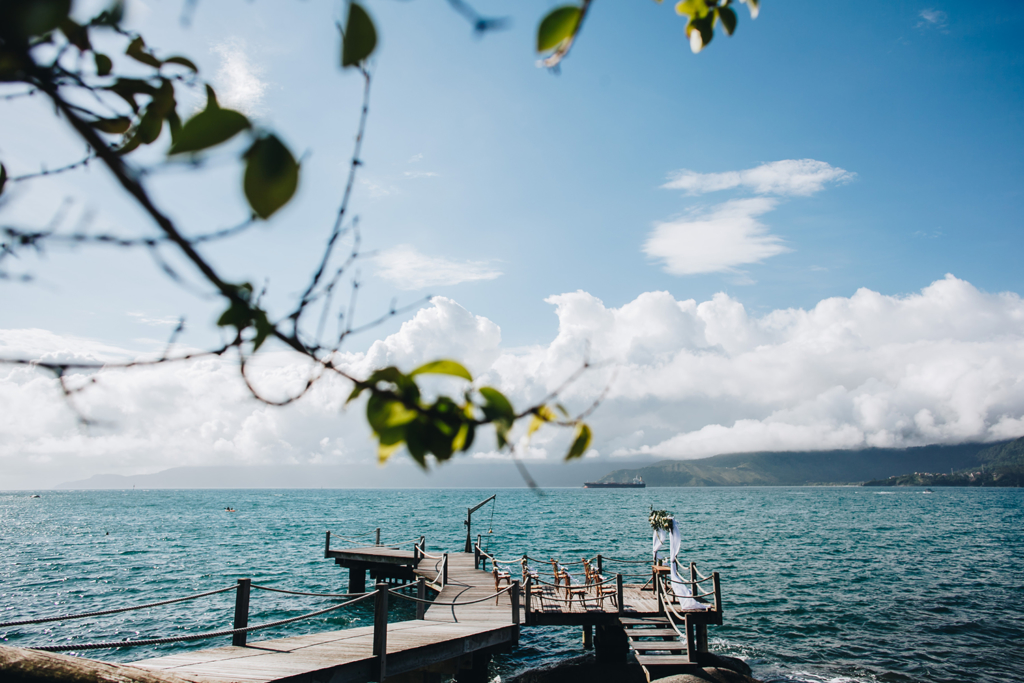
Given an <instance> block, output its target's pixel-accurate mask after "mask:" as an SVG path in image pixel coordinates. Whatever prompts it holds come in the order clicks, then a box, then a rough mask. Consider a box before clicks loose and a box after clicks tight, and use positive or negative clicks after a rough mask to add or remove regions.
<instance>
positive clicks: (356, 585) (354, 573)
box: [348, 567, 366, 593]
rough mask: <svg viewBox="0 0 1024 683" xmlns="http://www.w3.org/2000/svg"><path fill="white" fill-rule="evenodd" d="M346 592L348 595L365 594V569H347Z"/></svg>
mask: <svg viewBox="0 0 1024 683" xmlns="http://www.w3.org/2000/svg"><path fill="white" fill-rule="evenodd" d="M348 592H349V593H365V592H366V568H365V567H349V568H348Z"/></svg>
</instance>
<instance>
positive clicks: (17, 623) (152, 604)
mask: <svg viewBox="0 0 1024 683" xmlns="http://www.w3.org/2000/svg"><path fill="white" fill-rule="evenodd" d="M235 589H236V586H228V587H227V588H218V589H217V590H213V591H207V592H205V593H197V594H195V595H188V596H185V597H183V598H172V599H171V600H161V601H160V602H149V603H146V604H144V605H132V606H131V607H118V608H116V609H105V610H100V611H98V612H81V613H79V614H65V615H63V616H59V617H41V618H39V619H22V620H20V621H5V622H3V623H0V628H5V627H7V626H24V625H26V624H45V623H47V622H50V621H70V620H71V619H85V618H86V617H101V616H103V615H105V614H117V613H119V612H130V611H132V610H137V609H146V608H147V607H160V606H161V605H171V604H173V603H175V602H185V601H186V600H195V599H197V598H205V597H206V596H208V595H216V594H217V593H225V592H227V591H233V590H235ZM36 649H39V648H36Z"/></svg>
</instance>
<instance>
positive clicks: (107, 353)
mask: <svg viewBox="0 0 1024 683" xmlns="http://www.w3.org/2000/svg"><path fill="white" fill-rule="evenodd" d="M547 301H548V302H549V303H551V304H552V305H553V306H554V308H555V313H556V314H557V315H558V319H559V331H558V334H557V336H556V337H555V339H553V340H552V341H551V342H550V343H548V344H543V345H538V346H535V347H530V348H521V349H507V348H503V347H502V345H501V331H500V329H499V327H498V325H497V324H495V323H494V322H493V321H491V320H488V319H486V318H483V317H480V316H475V315H473V314H472V313H471V312H469V311H467V310H466V309H464V308H463V307H461V306H460V305H459V304H457V303H456V302H454V301H452V300H450V299H445V298H441V297H438V298H436V299H435V300H434V301H433V302H432V305H430V306H429V307H426V308H424V309H422V310H420V311H419V312H418V313H417V314H416V315H415V316H413V318H412V319H410V320H409V321H407V322H406V323H405V324H404V325H403V326H402V328H401V329H400V330H399V331H398V332H397V333H395V334H393V335H391V336H389V337H387V338H386V339H383V340H379V341H376V342H374V343H373V344H372V345H371V346H370V348H369V349H367V350H366V351H363V352H350V353H346V354H342V355H340V357H339V360H340V361H341V362H343V363H344V364H346V365H347V366H348V367H349V368H350V369H351V370H352V372H355V373H360V374H364V373H366V372H369V371H370V370H371V369H372V368H374V367H381V366H383V365H387V364H398V365H400V366H402V367H404V368H411V367H413V366H414V365H415V364H418V363H421V362H423V361H425V360H428V359H434V358H438V357H455V358H461V359H463V360H464V361H465V362H466V364H467V365H468V366H469V368H470V370H471V371H472V372H473V373H474V375H475V376H477V377H478V378H479V381H481V382H486V383H489V384H494V385H496V386H498V387H500V388H501V389H502V390H503V391H505V392H506V393H507V394H508V395H509V396H510V398H512V399H513V400H514V401H515V402H516V404H517V405H525V404H526V403H527V402H530V401H536V400H539V399H540V398H541V397H543V396H544V395H545V394H546V393H547V392H549V391H551V390H552V389H554V388H555V387H557V386H559V385H560V384H561V383H562V382H563V381H564V380H565V379H566V378H567V377H568V376H569V375H571V374H572V373H573V372H574V371H575V370H576V369H577V368H579V367H580V365H581V363H582V362H583V359H584V358H587V357H589V358H590V359H591V361H592V362H593V363H594V364H595V366H596V368H595V369H592V370H590V371H589V372H587V373H585V374H584V375H583V377H582V378H581V379H580V380H578V381H577V382H575V383H574V384H572V385H571V386H570V387H569V388H568V389H567V390H566V391H565V392H564V394H563V396H562V400H563V402H564V403H566V405H567V406H569V407H570V409H573V410H582V409H584V408H585V407H587V406H588V405H589V404H590V403H591V402H593V401H594V400H595V399H596V398H597V397H598V396H600V395H602V393H604V392H606V397H605V399H604V402H603V404H602V405H601V407H600V408H599V410H598V411H597V412H596V413H595V414H594V415H593V416H592V418H591V423H592V424H593V426H594V431H595V442H594V451H593V452H591V453H590V454H589V455H590V456H591V457H609V456H610V457H615V458H623V459H628V458H630V457H636V456H641V457H643V458H644V459H645V460H648V459H650V458H651V457H677V458H699V457H705V456H710V455H715V454H718V453H726V452H740V451H759V450H818V449H837V448H839V449H842V448H850V449H853V448H864V447H870V446H885V447H903V446H920V445H926V444H950V443H961V442H967V441H993V440H999V439H1008V438H1013V437H1017V436H1020V435H1022V434H1024V303H1022V301H1021V299H1020V297H1019V296H1018V295H1017V294H1013V293H1002V294H988V293H984V292H981V291H979V290H977V289H976V288H975V287H973V286H972V285H971V284H970V283H967V282H965V281H963V280H958V279H956V278H955V277H953V276H951V275H949V276H946V277H945V278H944V279H942V280H939V281H937V282H934V283H932V284H931V285H930V286H928V287H926V288H924V289H923V290H922V291H921V292H920V293H917V294H913V295H909V296H887V295H883V294H879V293H878V292H873V291H871V290H868V289H861V290H859V291H857V292H856V293H855V294H854V295H853V296H851V297H837V298H831V299H826V300H823V301H821V302H820V303H819V304H818V305H817V306H815V307H814V308H813V309H811V310H802V309H785V310H776V311H772V312H770V313H768V314H767V315H764V316H760V317H757V316H751V315H750V314H748V312H747V311H746V309H745V308H744V307H743V305H742V304H741V303H740V302H739V301H737V300H736V299H733V298H731V297H729V296H728V295H725V294H717V295H715V296H714V297H713V298H712V299H711V300H710V301H704V302H700V303H698V302H696V301H694V300H686V301H677V300H675V299H674V298H673V297H672V296H671V295H670V294H668V293H667V292H646V293H644V294H641V295H640V296H638V297H637V298H636V299H635V300H633V301H631V302H630V303H628V304H626V305H624V306H622V307H621V308H609V307H607V306H605V305H604V304H603V303H602V302H601V301H600V300H599V299H597V298H596V297H594V296H592V295H590V294H588V293H586V292H582V291H578V292H575V293H567V294H559V295H557V296H552V297H550V298H549V299H548V300H547ZM25 353H32V354H35V355H36V356H38V355H41V354H43V353H45V354H47V355H48V356H49V357H69V356H74V357H82V358H101V359H102V358H115V357H125V356H130V355H134V354H131V353H129V352H128V351H127V350H123V349H116V348H112V347H109V346H104V345H101V344H97V343H95V342H92V341H90V340H85V339H73V338H67V337H58V336H56V335H52V334H50V333H48V332H45V331H40V330H2V331H0V355H2V356H3V357H13V356H16V355H21V354H25ZM307 372H308V368H306V367H305V366H303V365H301V364H296V363H294V362H293V359H291V358H290V357H288V356H286V355H284V354H266V355H265V356H264V357H263V359H262V363H261V366H260V367H259V368H258V370H257V373H256V379H257V383H258V384H259V386H261V387H262V388H264V390H265V391H266V392H267V393H268V394H274V393H275V392H276V393H277V394H283V393H284V392H286V391H287V390H288V389H289V388H293V387H298V386H301V384H302V383H303V381H304V379H305V376H306V373H307ZM347 393H348V387H347V386H346V385H345V383H344V382H342V381H339V380H327V381H325V382H323V383H321V384H319V385H317V386H316V387H315V388H314V390H313V391H312V392H311V393H310V395H308V396H307V397H305V398H304V399H303V400H302V401H299V402H298V403H297V404H295V405H293V406H290V407H288V408H284V409H277V408H270V407H267V406H265V405H262V404H260V403H257V402H255V401H254V400H252V399H251V398H249V397H248V396H247V393H246V391H245V389H244V387H243V386H242V384H241V382H240V380H239V379H238V377H237V369H236V368H235V367H234V366H233V365H232V364H231V363H229V362H226V361H220V360H206V361H200V362H196V363H192V364H188V365H168V366H164V367H160V368H157V369H153V370H146V371H130V372H106V373H103V374H101V375H100V381H99V383H98V384H97V385H96V386H95V387H92V388H90V389H89V390H88V391H87V392H85V393H84V394H82V395H80V397H79V398H78V399H77V402H78V404H79V405H80V406H81V408H82V410H83V411H84V412H85V413H87V414H88V415H90V416H91V417H94V418H96V419H98V420H100V421H101V424H100V426H98V427H93V428H88V429H87V428H84V427H82V426H80V425H78V424H77V423H76V420H75V416H74V414H73V413H72V412H71V411H70V410H69V409H68V408H67V406H66V405H65V404H64V403H63V402H62V401H61V399H60V397H59V392H58V390H57V388H56V385H55V380H54V379H53V378H52V377H50V376H47V375H45V374H43V373H41V372H39V371H36V370H33V369H30V368H24V367H14V368H12V367H3V368H0V406H2V407H3V409H2V410H0V433H3V434H4V436H5V438H4V439H3V443H0V470H2V471H3V473H4V474H3V477H2V481H0V488H15V487H22V486H40V485H43V484H44V483H45V484H47V485H52V484H56V483H59V482H60V481H67V480H70V479H75V478H85V477H88V476H90V475H92V474H95V473H100V472H105V473H120V474H135V473H143V472H154V471H157V470H160V469H165V468H168V467H174V466H183V465H248V464H260V465H275V464H317V465H326V464H344V463H346V462H366V461H368V460H370V459H372V457H373V455H372V454H373V445H372V443H371V441H370V439H369V435H368V431H367V428H366V427H365V425H364V423H363V422H364V421H363V417H362V415H361V409H360V408H359V407H358V406H357V407H354V408H349V410H348V413H347V414H344V413H343V403H344V399H345V397H346V395H347ZM567 438H568V434H565V433H563V432H560V431H558V430H554V429H545V430H542V431H541V432H540V433H539V434H538V435H535V437H534V439H533V442H532V444H531V446H530V448H529V449H525V448H524V449H523V454H524V456H526V457H528V458H531V459H534V460H547V461H552V460H555V459H557V458H560V457H561V454H562V453H563V452H564V449H565V448H566V446H567ZM477 443H478V447H479V449H480V450H479V451H478V452H477V453H475V454H474V456H473V457H476V458H478V459H482V460H490V459H491V458H492V457H493V455H494V454H493V453H492V452H490V451H489V450H488V449H490V448H493V440H492V439H490V438H489V437H488V436H487V435H481V436H480V437H478V441H477Z"/></svg>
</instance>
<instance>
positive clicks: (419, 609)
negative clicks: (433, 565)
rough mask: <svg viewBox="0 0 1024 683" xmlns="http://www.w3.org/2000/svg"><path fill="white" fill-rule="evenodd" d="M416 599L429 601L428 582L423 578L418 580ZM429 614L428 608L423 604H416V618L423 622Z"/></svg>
mask: <svg viewBox="0 0 1024 683" xmlns="http://www.w3.org/2000/svg"><path fill="white" fill-rule="evenodd" d="M416 597H417V598H419V599H420V600H426V599H427V581H426V579H424V578H423V577H422V576H421V577H419V578H418V579H416ZM426 613H427V606H426V605H425V604H424V603H422V602H417V603H416V618H417V619H419V620H421V621H422V619H423V617H424V616H425V615H426Z"/></svg>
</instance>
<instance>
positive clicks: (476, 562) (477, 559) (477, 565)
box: [473, 546, 480, 569]
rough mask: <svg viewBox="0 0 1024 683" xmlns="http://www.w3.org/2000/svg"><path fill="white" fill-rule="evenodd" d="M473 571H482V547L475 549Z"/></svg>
mask: <svg viewBox="0 0 1024 683" xmlns="http://www.w3.org/2000/svg"><path fill="white" fill-rule="evenodd" d="M473 569H480V547H479V546H476V547H474V548H473Z"/></svg>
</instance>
